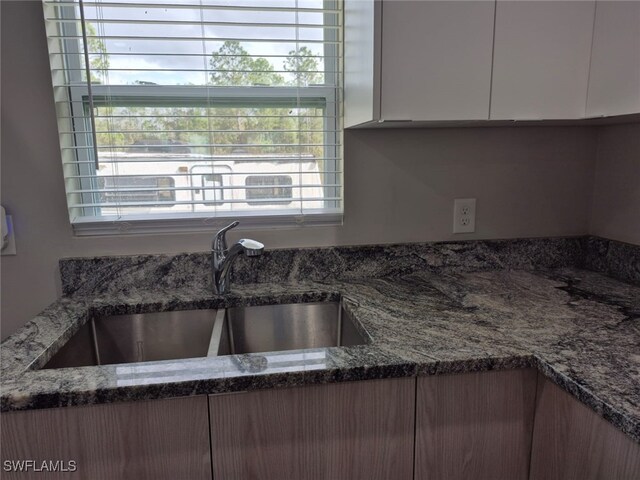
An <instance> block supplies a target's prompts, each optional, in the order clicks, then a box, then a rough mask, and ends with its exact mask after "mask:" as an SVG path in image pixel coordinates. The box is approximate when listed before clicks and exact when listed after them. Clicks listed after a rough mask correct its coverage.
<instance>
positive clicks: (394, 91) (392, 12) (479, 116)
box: [381, 0, 495, 120]
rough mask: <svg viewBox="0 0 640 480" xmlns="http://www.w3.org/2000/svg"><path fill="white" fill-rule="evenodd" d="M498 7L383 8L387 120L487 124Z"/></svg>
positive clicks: (398, 3)
mask: <svg viewBox="0 0 640 480" xmlns="http://www.w3.org/2000/svg"><path fill="white" fill-rule="evenodd" d="M494 9H495V2H494V1H493V0H491V1H456V2H452V1H428V2H423V1H410V0H409V1H407V0H384V1H383V2H382V18H383V22H382V65H381V118H382V119H383V120H486V119H488V113H489V95H490V88H491V52H492V43H493V20H494Z"/></svg>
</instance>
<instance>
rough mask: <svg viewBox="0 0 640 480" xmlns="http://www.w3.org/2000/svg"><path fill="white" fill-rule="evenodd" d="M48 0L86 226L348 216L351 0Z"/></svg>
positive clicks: (64, 127)
mask: <svg viewBox="0 0 640 480" xmlns="http://www.w3.org/2000/svg"><path fill="white" fill-rule="evenodd" d="M43 4H44V15H45V22H46V27H47V36H48V42H49V53H50V62H51V72H52V78H53V85H54V94H55V102H56V109H57V115H58V125H59V133H60V144H61V149H62V159H63V170H64V175H65V182H66V191H67V198H68V205H69V215H70V219H71V223H72V224H73V225H74V227H75V228H76V230H77V231H78V232H80V233H82V231H85V232H91V233H95V232H100V231H105V232H111V231H113V230H114V229H116V230H117V229H126V230H131V231H138V230H139V229H138V228H137V226H138V225H147V226H148V225H150V224H153V222H160V223H155V224H154V225H156V226H155V227H153V228H154V229H158V228H160V229H161V225H163V223H162V222H167V221H169V222H173V223H174V225H178V226H180V227H181V228H182V227H184V226H185V225H187V224H188V223H189V221H190V219H194V220H193V221H196V222H197V221H201V222H203V223H204V224H206V225H208V226H209V228H210V224H211V221H212V220H213V219H227V218H238V217H244V218H245V219H247V220H249V221H251V220H250V219H253V220H255V222H256V223H259V224H262V225H273V224H277V223H282V222H284V223H289V222H296V223H301V222H309V221H316V220H317V221H321V222H326V221H335V220H339V219H341V214H342V159H341V152H342V145H341V108H340V98H341V74H340V67H341V61H342V59H341V52H342V47H341V41H342V32H341V25H342V12H341V3H340V0H155V1H153V2H149V1H148V0H147V1H143V0H108V1H107V0H104V1H103V0H93V1H89V0H85V1H83V0H43ZM141 228H147V227H141Z"/></svg>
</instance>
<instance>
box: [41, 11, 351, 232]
mask: <svg viewBox="0 0 640 480" xmlns="http://www.w3.org/2000/svg"><path fill="white" fill-rule="evenodd" d="M340 5H341V0H325V1H324V6H325V8H330V9H337V7H338V6H340ZM46 8H47V6H46V5H45V13H46ZM54 8H58V9H61V12H63V13H62V15H63V16H64V18H72V19H76V20H77V18H76V17H75V7H73V6H58V7H55V5H54ZM331 15H333V14H326V15H325V25H328V26H335V25H336V23H332V22H329V21H328V18H329V17H331ZM339 23H341V22H340V21H338V24H339ZM61 28H62V29H63V32H64V35H65V36H76V35H77V28H76V23H74V22H69V23H62V24H61ZM325 32H326V35H327V37H326V39H327V40H328V43H326V44H325V45H324V49H325V52H324V55H325V59H326V58H331V59H333V62H331V63H328V64H327V63H325V72H324V75H333V78H331V79H330V80H329V82H328V83H327V84H325V85H313V86H273V87H270V86H224V87H221V86H213V85H203V86H189V87H183V86H179V85H175V86H172V85H103V84H99V83H93V82H91V81H90V79H87V80H86V81H85V80H83V78H82V76H83V71H82V70H81V69H80V68H79V67H80V66H81V65H82V63H83V61H82V56H83V53H81V49H80V42H82V40H81V39H77V38H75V39H74V38H67V39H64V40H63V42H64V47H62V48H63V51H61V52H60V53H61V55H62V58H63V59H64V60H63V61H64V63H65V67H66V68H65V70H66V71H65V72H64V74H65V75H67V78H68V84H69V87H68V88H67V93H66V95H67V100H68V104H69V107H70V110H69V112H70V118H69V123H70V126H71V129H69V130H68V131H67V132H66V133H65V134H67V135H68V134H69V132H72V133H71V137H72V139H73V145H74V147H76V148H75V152H74V153H75V155H74V156H75V158H74V159H73V160H72V161H66V162H65V159H64V158H63V164H66V166H67V167H71V168H75V173H76V175H77V177H78V178H72V177H74V175H65V184H66V186H67V192H69V191H71V192H74V189H75V190H97V189H98V185H97V184H98V178H99V175H97V173H96V169H95V165H96V159H95V155H96V154H97V150H98V146H94V138H95V137H94V136H93V132H92V127H91V113H90V110H91V108H90V107H89V95H90V93H91V95H92V97H93V98H92V100H93V101H94V102H95V101H96V100H98V101H97V102H95V103H94V106H95V105H99V104H100V103H101V102H102V101H103V100H106V99H111V98H114V97H117V98H118V99H119V100H122V99H131V100H133V101H136V102H143V103H144V102H145V101H148V102H149V104H150V105H152V104H153V103H154V101H155V104H156V106H157V105H160V104H162V101H163V100H164V101H167V99H172V100H175V101H181V100H182V101H185V103H188V104H192V105H199V106H207V105H212V104H211V101H212V99H213V100H214V101H215V100H220V101H221V102H226V103H225V106H232V105H233V103H232V101H230V100H229V99H233V101H236V102H242V105H243V106H245V105H246V104H247V103H249V102H252V101H255V102H257V103H255V106H256V107H259V106H260V100H261V99H262V100H264V99H269V100H273V99H274V98H275V99H277V98H281V99H283V100H285V101H286V100H288V101H294V100H295V101H298V102H300V101H302V103H303V104H304V101H305V100H306V101H308V102H320V103H324V107H323V108H324V125H323V130H324V152H325V153H324V157H323V158H324V159H325V160H324V161H325V168H324V169H323V170H324V171H325V172H331V173H322V175H323V183H325V185H329V186H324V187H323V188H324V192H325V193H324V195H325V198H329V200H325V207H324V208H322V209H319V210H318V211H305V212H304V213H300V212H299V211H298V212H296V211H295V209H294V210H293V211H291V212H286V211H283V212H282V214H280V213H279V212H278V213H276V214H264V213H261V212H260V211H255V212H251V211H232V212H198V213H189V212H181V213H176V214H164V215H162V217H161V218H159V217H158V216H154V218H148V216H147V215H146V214H140V215H133V214H131V215H126V216H124V217H121V218H120V219H117V218H113V216H108V215H102V214H101V212H100V207H80V206H77V207H76V206H74V205H81V204H87V203H90V204H94V203H99V200H98V198H97V197H99V196H100V195H101V194H100V193H95V192H94V193H81V194H76V195H80V198H79V201H73V202H72V199H71V196H70V195H69V194H67V206H68V210H69V218H70V222H71V225H72V227H73V230H74V233H75V234H76V235H79V236H83V235H105V234H124V233H131V234H143V233H172V232H189V231H203V230H205V231H210V230H211V229H212V228H214V227H218V226H223V225H226V224H227V223H228V222H229V221H230V220H233V219H237V218H241V219H242V225H243V226H244V227H245V228H247V227H248V228H263V227H264V228H274V227H291V226H301V225H306V224H308V225H340V224H342V221H343V211H344V195H343V190H344V183H343V173H342V172H343V164H344V160H343V152H342V117H341V114H342V108H341V93H342V77H341V75H342V74H341V72H342V68H341V67H342V66H341V58H342V56H341V54H340V51H341V49H342V45H339V44H337V43H333V42H335V41H337V40H339V39H340V38H341V37H342V33H341V32H340V31H338V29H331V28H329V29H327V30H326V31H325ZM325 62H326V61H325ZM87 74H88V72H87ZM89 83H90V85H88V84H89ZM212 90H215V95H213V96H212V95H210V92H211V91H212ZM213 106H215V104H213ZM61 135H63V134H62V133H61ZM64 167H65V165H63V168H64ZM70 183H71V184H72V185H71V186H70V185H69V184H70ZM333 185H339V186H337V187H336V186H333ZM332 198H339V200H331V199H332ZM247 204H250V202H249V201H248V202H247ZM74 209H76V210H77V209H82V210H83V212H82V214H81V215H75V216H74V215H72V214H71V212H72V211H73V210H74ZM307 212H308V213H307Z"/></svg>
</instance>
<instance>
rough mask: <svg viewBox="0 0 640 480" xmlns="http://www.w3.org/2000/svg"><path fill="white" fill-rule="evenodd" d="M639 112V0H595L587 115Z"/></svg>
mask: <svg viewBox="0 0 640 480" xmlns="http://www.w3.org/2000/svg"><path fill="white" fill-rule="evenodd" d="M639 112H640V2H628V1H625V2H622V1H606V2H597V4H596V21H595V25H594V32H593V49H592V51H591V71H590V74H589V97H588V101H587V116H588V117H597V116H602V115H604V116H607V115H624V114H629V113H639Z"/></svg>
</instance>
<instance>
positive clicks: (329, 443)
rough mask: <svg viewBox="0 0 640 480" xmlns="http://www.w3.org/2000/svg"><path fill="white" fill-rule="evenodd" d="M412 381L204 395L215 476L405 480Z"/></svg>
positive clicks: (410, 466) (410, 441) (409, 466)
mask: <svg viewBox="0 0 640 480" xmlns="http://www.w3.org/2000/svg"><path fill="white" fill-rule="evenodd" d="M414 404H415V379H393V380H392V379H388V380H373V381H364V382H351V383H342V384H333V385H320V386H312V387H301V388H287V389H278V390H265V391H259V392H249V393H240V394H231V395H214V396H211V397H210V398H209V408H210V414H211V443H212V456H213V459H214V462H213V464H214V469H213V470H214V478H221V479H224V480H232V479H243V480H247V479H280V480H286V479H295V480H305V479H318V480H325V479H332V480H340V479H344V480H357V479H362V480H374V479H389V480H410V479H411V478H412V472H413V462H412V460H413V427H414Z"/></svg>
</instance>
